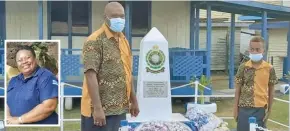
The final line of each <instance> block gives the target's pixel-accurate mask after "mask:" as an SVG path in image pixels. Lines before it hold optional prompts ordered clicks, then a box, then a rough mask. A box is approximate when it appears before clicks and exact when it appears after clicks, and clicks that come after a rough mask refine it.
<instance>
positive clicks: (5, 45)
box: [4, 39, 63, 127]
mask: <svg viewBox="0 0 290 131" xmlns="http://www.w3.org/2000/svg"><path fill="white" fill-rule="evenodd" d="M8 42H57V43H58V45H57V46H58V74H57V77H58V105H57V108H58V109H57V110H58V113H57V114H58V124H17V125H16V124H13V125H12V124H7V121H6V120H7V118H6V117H7V116H6V103H7V99H6V98H7V93H6V90H7V88H6V87H7V84H8V83H6V80H7V78H6V68H5V67H6V63H7V62H6V61H7V60H6V52H7V43H8ZM60 44H61V41H60V40H37V39H35V40H13V39H11V40H5V42H4V69H5V71H4V99H5V100H4V126H5V127H60V126H61V124H60V123H62V120H61V115H63V114H61V98H62V96H61V89H60V88H62V87H61V57H60V56H61V45H60Z"/></svg>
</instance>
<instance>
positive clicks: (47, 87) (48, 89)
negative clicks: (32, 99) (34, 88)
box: [39, 76, 58, 103]
mask: <svg viewBox="0 0 290 131" xmlns="http://www.w3.org/2000/svg"><path fill="white" fill-rule="evenodd" d="M39 97H40V103H42V102H43V101H45V100H48V99H52V98H56V97H58V80H57V79H56V77H54V76H50V77H48V78H46V79H45V80H44V81H43V82H42V83H41V84H40V87H39Z"/></svg>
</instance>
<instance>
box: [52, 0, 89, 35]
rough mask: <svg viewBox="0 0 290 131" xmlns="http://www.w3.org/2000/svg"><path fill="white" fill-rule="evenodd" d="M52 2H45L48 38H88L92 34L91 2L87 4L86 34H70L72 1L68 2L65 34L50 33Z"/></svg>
mask: <svg viewBox="0 0 290 131" xmlns="http://www.w3.org/2000/svg"><path fill="white" fill-rule="evenodd" d="M52 2H54V1H47V28H48V29H47V31H48V33H47V34H48V38H49V39H51V36H89V35H90V34H91V33H92V1H86V2H88V6H89V8H88V12H87V13H88V16H89V19H88V33H73V32H72V3H73V1H67V2H68V14H67V17H68V22H67V24H68V32H67V33H52V21H51V11H52V9H51V4H52Z"/></svg>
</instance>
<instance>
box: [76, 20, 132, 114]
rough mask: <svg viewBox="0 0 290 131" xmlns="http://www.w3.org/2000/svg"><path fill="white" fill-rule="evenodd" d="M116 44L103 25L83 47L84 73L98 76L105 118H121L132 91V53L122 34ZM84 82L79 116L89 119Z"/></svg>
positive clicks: (87, 94)
mask: <svg viewBox="0 0 290 131" xmlns="http://www.w3.org/2000/svg"><path fill="white" fill-rule="evenodd" d="M119 36H120V37H119V39H118V40H116V39H115V38H114V36H113V34H112V32H111V31H110V30H109V28H108V27H107V25H106V24H103V26H102V27H101V28H100V29H99V30H98V31H96V32H94V33H93V34H92V35H91V36H89V37H88V40H87V41H86V42H85V44H84V46H83V62H84V72H86V71H87V70H89V69H92V70H94V71H95V72H96V73H97V79H98V82H99V92H100V99H101V103H102V107H103V109H104V112H105V114H106V115H107V116H108V115H120V114H123V113H126V112H127V111H128V108H129V101H128V98H129V92H130V88H131V84H130V83H131V75H130V74H131V70H132V69H131V52H130V48H129V45H128V42H127V40H126V38H125V36H124V35H123V34H119ZM87 88H88V86H87V81H86V79H84V84H83V92H82V101H81V113H82V115H84V116H87V117H90V116H91V114H92V109H91V108H92V103H91V98H90V96H89V93H88V89H87Z"/></svg>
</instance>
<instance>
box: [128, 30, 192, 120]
mask: <svg viewBox="0 0 290 131" xmlns="http://www.w3.org/2000/svg"><path fill="white" fill-rule="evenodd" d="M137 100H138V104H139V109H140V113H139V115H138V116H137V117H136V118H131V117H130V116H127V120H128V121H129V122H130V121H131V122H145V121H188V120H187V119H186V118H184V117H183V115H181V114H179V113H177V114H172V106H171V86H170V68H169V51H168V42H167V40H166V39H165V37H164V36H163V35H162V34H161V33H160V32H159V31H158V30H157V28H155V27H153V28H152V29H151V30H150V31H149V33H148V34H147V35H146V36H145V37H144V38H143V39H142V41H141V44H140V54H139V70H138V82H137Z"/></svg>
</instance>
